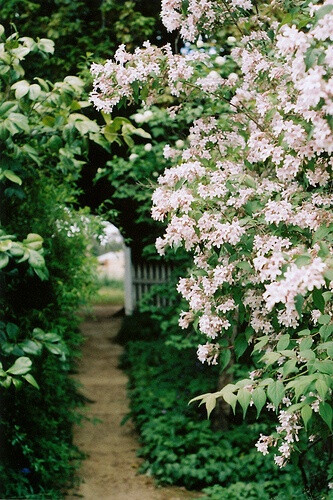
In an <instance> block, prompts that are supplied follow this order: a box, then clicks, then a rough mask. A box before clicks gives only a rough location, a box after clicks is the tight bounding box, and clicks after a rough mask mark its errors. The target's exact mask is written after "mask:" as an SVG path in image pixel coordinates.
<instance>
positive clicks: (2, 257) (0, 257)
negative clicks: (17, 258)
mask: <svg viewBox="0 0 333 500" xmlns="http://www.w3.org/2000/svg"><path fill="white" fill-rule="evenodd" d="M8 262H9V257H8V255H7V254H6V253H3V252H0V269H3V268H4V267H6V266H7V264H8Z"/></svg>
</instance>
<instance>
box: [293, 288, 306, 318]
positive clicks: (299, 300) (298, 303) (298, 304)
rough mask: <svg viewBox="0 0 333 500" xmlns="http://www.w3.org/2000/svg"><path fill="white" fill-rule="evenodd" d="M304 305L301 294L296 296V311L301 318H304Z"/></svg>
mask: <svg viewBox="0 0 333 500" xmlns="http://www.w3.org/2000/svg"><path fill="white" fill-rule="evenodd" d="M303 304H304V297H303V295H301V294H298V295H296V297H295V308H296V311H297V312H298V315H299V317H300V318H301V317H302V308H303Z"/></svg>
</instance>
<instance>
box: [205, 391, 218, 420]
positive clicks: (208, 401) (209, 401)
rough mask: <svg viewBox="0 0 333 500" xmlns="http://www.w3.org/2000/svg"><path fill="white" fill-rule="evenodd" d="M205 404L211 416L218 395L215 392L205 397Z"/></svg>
mask: <svg viewBox="0 0 333 500" xmlns="http://www.w3.org/2000/svg"><path fill="white" fill-rule="evenodd" d="M204 402H205V405H206V410H207V418H209V417H210V414H211V413H212V411H213V410H214V408H215V406H216V395H215V394H209V395H208V396H206V397H205V400H204Z"/></svg>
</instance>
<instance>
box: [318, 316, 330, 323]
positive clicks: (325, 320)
mask: <svg viewBox="0 0 333 500" xmlns="http://www.w3.org/2000/svg"><path fill="white" fill-rule="evenodd" d="M330 321H331V316H330V315H329V314H322V315H321V316H320V317H319V319H318V323H319V324H320V325H328V323H329V322H330Z"/></svg>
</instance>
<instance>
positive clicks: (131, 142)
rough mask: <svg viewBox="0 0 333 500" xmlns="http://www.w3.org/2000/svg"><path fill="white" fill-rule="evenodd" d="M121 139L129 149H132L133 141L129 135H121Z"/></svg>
mask: <svg viewBox="0 0 333 500" xmlns="http://www.w3.org/2000/svg"><path fill="white" fill-rule="evenodd" d="M123 139H124V141H125V142H126V144H127V146H128V147H129V148H133V146H134V141H133V139H132V137H131V136H130V135H126V134H123Z"/></svg>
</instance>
